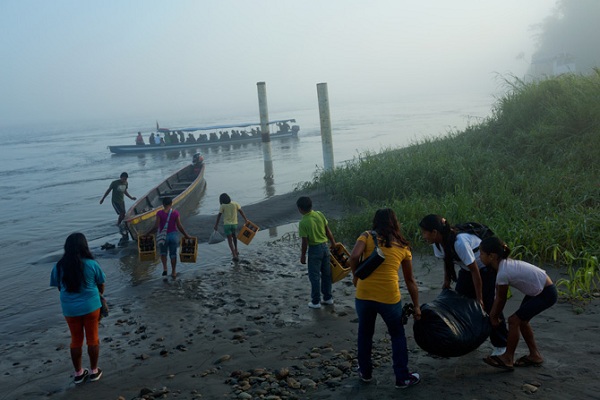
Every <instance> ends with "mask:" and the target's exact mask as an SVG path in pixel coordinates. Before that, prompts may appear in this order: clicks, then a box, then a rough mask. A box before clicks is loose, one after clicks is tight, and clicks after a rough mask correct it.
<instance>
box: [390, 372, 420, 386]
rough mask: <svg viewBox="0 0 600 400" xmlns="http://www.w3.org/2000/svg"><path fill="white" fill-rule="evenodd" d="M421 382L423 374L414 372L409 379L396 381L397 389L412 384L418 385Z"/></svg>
mask: <svg viewBox="0 0 600 400" xmlns="http://www.w3.org/2000/svg"><path fill="white" fill-rule="evenodd" d="M420 382H421V375H419V374H417V373H416V372H413V373H412V374H410V375H409V376H408V379H405V380H403V381H396V389H406V388H409V387H411V386H415V385H418V384H419V383H420Z"/></svg>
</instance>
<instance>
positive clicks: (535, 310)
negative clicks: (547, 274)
mask: <svg viewBox="0 0 600 400" xmlns="http://www.w3.org/2000/svg"><path fill="white" fill-rule="evenodd" d="M557 300H558V292H557V290H556V286H554V285H550V286H546V287H545V288H544V290H542V293H540V294H538V295H537V296H525V298H523V301H522V302H521V306H520V307H519V309H518V310H517V312H515V315H516V316H517V317H519V319H520V320H521V321H530V320H531V318H533V317H535V316H536V315H538V314H539V313H541V312H542V311H544V310H545V309H546V308H550V307H552V306H553V305H554V304H555V303H556V301H557Z"/></svg>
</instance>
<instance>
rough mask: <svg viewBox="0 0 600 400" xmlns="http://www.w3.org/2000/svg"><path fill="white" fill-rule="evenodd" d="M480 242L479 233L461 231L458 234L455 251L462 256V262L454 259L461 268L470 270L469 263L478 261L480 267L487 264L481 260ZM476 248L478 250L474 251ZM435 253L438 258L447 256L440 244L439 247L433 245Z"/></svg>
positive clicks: (459, 256)
mask: <svg viewBox="0 0 600 400" xmlns="http://www.w3.org/2000/svg"><path fill="white" fill-rule="evenodd" d="M479 243H481V239H479V237H478V236H477V235H473V234H471V233H459V234H458V235H456V240H455V241H454V251H455V252H456V255H457V256H458V258H460V262H459V261H456V260H454V263H455V264H458V266H459V267H460V268H461V269H464V270H465V271H468V270H469V268H468V267H467V265H471V264H473V262H475V261H476V262H477V267H478V268H480V269H481V268H483V267H485V265H484V264H483V263H482V262H481V259H480V258H479ZM474 249H476V250H477V251H473V250H474ZM433 255H434V256H436V257H437V258H441V259H443V258H444V256H445V253H444V248H443V247H442V246H441V245H440V246H439V248H438V246H437V245H435V244H434V245H433Z"/></svg>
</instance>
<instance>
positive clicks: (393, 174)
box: [305, 69, 600, 299]
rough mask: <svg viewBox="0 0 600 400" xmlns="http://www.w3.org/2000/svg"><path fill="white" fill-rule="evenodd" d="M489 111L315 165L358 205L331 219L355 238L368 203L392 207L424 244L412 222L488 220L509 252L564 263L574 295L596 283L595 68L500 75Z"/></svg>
mask: <svg viewBox="0 0 600 400" xmlns="http://www.w3.org/2000/svg"><path fill="white" fill-rule="evenodd" d="M507 85H508V87H509V91H508V93H507V94H506V95H505V96H504V97H503V98H501V99H499V100H498V101H497V103H496V105H495V106H494V109H493V112H492V116H491V117H489V118H488V119H487V120H485V121H484V122H482V123H480V124H478V125H474V126H469V127H468V128H466V129H465V130H464V131H462V132H450V133H449V134H447V135H446V136H445V137H442V138H436V139H426V140H422V141H421V142H419V143H416V144H413V145H411V146H409V147H406V148H401V149H387V150H384V151H382V152H380V153H378V154H371V153H369V154H363V155H360V156H359V157H357V158H355V159H354V160H353V161H351V162H349V163H347V164H346V165H345V166H344V167H341V168H338V169H336V170H335V171H331V172H321V173H320V174H318V176H317V177H316V178H315V179H314V181H313V182H310V183H307V184H306V185H305V188H309V189H324V190H327V191H329V192H330V193H331V194H332V195H334V196H335V198H336V199H342V200H343V201H344V202H346V203H347V205H349V206H357V205H358V206H361V207H362V209H363V211H362V212H359V213H353V215H350V216H348V217H346V218H344V219H343V220H340V221H334V222H332V226H333V228H334V229H335V232H336V237H339V238H340V239H343V241H344V242H346V243H348V244H353V243H354V240H355V238H356V237H357V236H358V235H359V234H360V232H361V231H362V230H364V229H365V228H366V227H369V226H370V223H371V219H372V216H373V213H374V211H375V210H376V209H377V208H380V207H382V206H386V207H391V208H393V209H394V210H395V211H396V213H397V214H398V218H399V219H400V221H401V223H402V225H403V231H404V234H405V235H406V237H407V238H409V239H410V240H411V242H412V243H413V246H414V247H416V248H418V247H422V246H424V245H425V243H424V242H423V240H422V239H421V235H420V230H419V227H418V222H419V221H420V220H421V218H422V217H423V216H425V215H426V214H429V213H437V214H441V215H443V216H445V217H446V218H447V219H448V220H449V221H450V222H451V223H459V222H465V221H478V222H481V223H484V224H486V225H488V226H490V227H491V228H492V229H493V230H494V231H495V232H496V234H497V235H498V236H499V237H500V238H502V239H503V240H505V241H506V242H507V243H508V244H509V246H510V247H511V248H512V249H513V254H512V256H513V257H514V258H522V259H526V260H529V261H530V262H534V263H553V264H555V265H557V266H561V267H563V268H566V269H567V270H568V272H567V276H568V278H566V279H561V281H560V282H559V289H560V290H561V292H562V294H563V295H564V296H566V297H569V298H572V299H584V298H588V297H589V296H590V295H591V294H592V293H594V292H596V291H597V290H598V285H599V276H600V274H599V267H598V255H599V254H600V201H599V199H600V197H599V193H600V160H599V155H600V151H599V149H600V101H599V99H600V70H598V69H596V70H595V71H594V74H592V75H591V76H576V75H563V76H560V77H556V78H552V79H548V80H545V81H540V82H533V83H527V84H526V83H523V82H521V81H519V80H516V79H515V80H514V81H513V82H507Z"/></svg>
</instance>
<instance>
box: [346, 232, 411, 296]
mask: <svg viewBox="0 0 600 400" xmlns="http://www.w3.org/2000/svg"><path fill="white" fill-rule="evenodd" d="M357 241H361V242H364V243H365V250H364V252H363V260H364V259H366V258H367V257H369V255H370V254H371V253H372V252H373V249H374V248H375V244H374V243H373V237H372V236H371V234H370V233H367V234H366V235H365V234H364V233H363V234H362V235H360V236H359V237H358V239H357ZM378 245H379V248H380V249H381V251H382V252H383V254H384V255H385V260H384V261H383V263H381V265H380V266H379V267H377V269H376V270H375V271H373V273H372V274H371V275H369V277H368V278H366V279H364V280H363V279H359V280H358V282H357V284H356V298H357V299H360V300H373V301H378V302H380V303H384V304H396V303H398V302H399V301H400V298H401V297H400V286H399V275H398V271H399V269H400V266H401V263H402V261H403V260H412V253H411V252H410V249H409V248H408V247H404V245H401V244H400V243H396V242H393V243H392V247H384V246H383V244H382V241H381V240H379V237H378Z"/></svg>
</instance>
